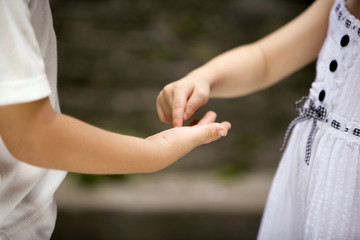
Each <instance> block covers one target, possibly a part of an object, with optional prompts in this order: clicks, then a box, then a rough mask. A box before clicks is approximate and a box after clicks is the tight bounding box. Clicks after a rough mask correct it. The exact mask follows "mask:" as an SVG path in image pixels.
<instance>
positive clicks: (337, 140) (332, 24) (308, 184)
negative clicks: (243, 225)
mask: <svg viewBox="0 0 360 240" xmlns="http://www.w3.org/2000/svg"><path fill="white" fill-rule="evenodd" d="M359 27H360V21H359V20H357V19H356V18H355V17H354V16H352V15H351V14H350V13H349V12H348V10H347V9H346V6H345V2H344V0H336V1H335V3H334V6H333V8H332V10H331V13H330V16H329V29H328V35H327V38H326V40H325V42H324V45H323V48H322V50H321V52H320V54H319V58H318V62H317V75H316V79H315V81H314V83H313V84H312V87H311V89H310V94H309V97H310V98H311V99H312V100H314V101H315V104H316V106H319V105H322V106H324V107H326V108H327V110H328V113H329V114H328V116H329V117H330V119H329V120H330V121H331V120H332V119H339V122H341V123H342V124H347V125H348V126H349V128H350V130H346V127H345V128H343V127H342V128H341V129H339V130H338V129H335V128H334V127H332V126H331V125H330V124H329V121H328V123H326V122H319V121H318V127H317V129H316V133H315V137H314V140H313V144H312V152H311V154H312V155H311V159H310V165H309V166H307V165H306V164H305V163H304V155H305V148H306V147H305V145H306V141H307V137H308V135H309V131H310V129H311V124H312V120H308V121H306V122H303V123H300V124H298V125H297V126H296V127H295V128H294V130H293V133H292V136H291V138H290V140H289V143H288V147H287V149H286V150H285V152H284V154H283V157H282V159H281V162H280V164H279V167H278V170H277V172H276V175H275V178H274V181H273V184H272V187H271V190H270V193H269V197H268V201H267V204H266V208H265V212H264V216H263V219H262V223H261V226H260V231H259V234H258V239H268V240H272V239H274V240H275V239H276V240H282V239H292V240H296V239H334V240H335V239H336V240H337V239H342V240H343V239H360V178H359V177H360V137H359V136H355V135H354V134H352V131H351V129H352V128H354V127H358V126H360V125H359V123H360V104H359V100H360V68H359V66H360V54H359V53H360V30H359ZM344 35H348V36H349V37H350V41H349V43H348V45H347V46H341V44H340V42H341V39H342V37H343V36H344ZM333 60H336V61H337V64H338V65H337V69H336V70H335V71H333V72H332V71H330V69H329V65H330V62H331V61H333ZM322 90H324V91H325V92H326V95H325V99H324V100H323V101H322V102H321V101H320V100H319V99H318V96H319V93H320V91H322Z"/></svg>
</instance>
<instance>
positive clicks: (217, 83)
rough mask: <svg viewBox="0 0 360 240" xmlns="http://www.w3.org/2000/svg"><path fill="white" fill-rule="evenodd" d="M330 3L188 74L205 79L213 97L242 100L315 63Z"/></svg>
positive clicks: (324, 2)
mask: <svg viewBox="0 0 360 240" xmlns="http://www.w3.org/2000/svg"><path fill="white" fill-rule="evenodd" d="M332 2H333V1H332V0H318V1H316V2H314V3H313V4H312V5H311V6H310V7H309V8H308V9H307V10H306V11H305V12H303V13H302V14H301V15H299V16H298V17H297V18H295V19H294V20H293V21H291V22H289V23H288V24H286V25H285V26H283V27H282V28H280V29H279V30H277V31H275V32H274V33H272V34H270V35H268V36H266V37H264V38H263V39H261V40H259V41H257V42H255V43H252V44H249V45H245V46H242V47H238V48H235V49H233V50H230V51H228V52H225V53H224V54H221V55H219V56H218V57H216V58H214V59H212V60H211V61H209V62H208V63H206V64H205V65H204V66H202V67H200V68H199V69H197V70H195V71H194V72H192V73H190V74H194V75H195V74H196V75H199V76H200V75H201V76H205V77H204V78H203V79H204V80H205V81H207V82H208V83H209V84H210V88H211V93H210V94H211V96H212V97H234V96H242V95H246V94H249V93H252V92H254V91H258V90H260V89H263V88H266V87H268V86H271V85H273V84H275V83H276V82H278V81H280V80H282V79H284V78H285V77H286V76H288V75H290V74H292V73H293V72H295V71H297V70H299V69H300V68H302V67H304V66H305V65H307V64H309V63H310V62H312V61H313V60H315V59H316V57H317V55H318V53H319V51H320V48H321V46H322V44H323V41H324V39H325V36H326V31H327V25H328V16H329V11H330V9H331V6H332Z"/></svg>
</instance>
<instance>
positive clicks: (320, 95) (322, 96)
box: [319, 90, 325, 102]
mask: <svg viewBox="0 0 360 240" xmlns="http://www.w3.org/2000/svg"><path fill="white" fill-rule="evenodd" d="M324 99H325V91H324V90H321V92H320V93H319V100H320V101H321V102H322V101H324Z"/></svg>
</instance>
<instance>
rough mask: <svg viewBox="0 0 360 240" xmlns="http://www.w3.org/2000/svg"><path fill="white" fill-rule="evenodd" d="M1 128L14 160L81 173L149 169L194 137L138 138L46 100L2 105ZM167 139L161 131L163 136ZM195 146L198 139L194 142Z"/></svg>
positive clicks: (187, 147) (164, 163) (182, 149)
mask: <svg viewBox="0 0 360 240" xmlns="http://www.w3.org/2000/svg"><path fill="white" fill-rule="evenodd" d="M0 113H1V115H0V116H1V118H0V132H1V137H2V138H3V140H4V142H5V144H6V146H7V147H8V149H9V150H10V152H11V153H12V154H13V155H14V156H15V157H16V158H18V159H19V160H21V161H24V162H27V163H29V164H32V165H36V166H39V167H44V168H52V169H60V170H66V171H71V172H82V173H133V172H153V171H157V170H159V169H162V168H164V167H166V166H168V165H170V164H171V163H173V162H174V161H176V160H177V159H178V158H180V157H181V156H183V155H184V154H186V153H187V152H189V151H190V150H191V149H192V148H194V147H195V146H196V145H197V142H194V139H192V140H189V139H185V138H183V139H179V140H178V142H174V141H173V140H171V138H168V139H164V141H162V139H163V138H162V137H159V138H156V139H155V140H154V138H153V139H151V138H150V139H142V138H137V137H131V136H125V135H121V134H116V133H112V132H109V131H105V130H102V129H99V128H97V127H94V126H91V125H89V124H87V123H84V122H82V121H80V120H77V119H74V118H72V117H69V116H66V115H64V114H60V113H56V112H55V111H54V110H53V109H52V107H51V105H50V103H49V101H48V99H43V100H40V101H37V102H33V103H27V104H19V105H13V106H11V105H10V106H5V107H1V111H0ZM164 136H165V137H166V135H164ZM199 144H200V141H199Z"/></svg>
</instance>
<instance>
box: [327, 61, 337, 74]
mask: <svg viewBox="0 0 360 240" xmlns="http://www.w3.org/2000/svg"><path fill="white" fill-rule="evenodd" d="M329 68H330V71H332V72H335V70H336V69H337V62H336V60H332V61H331V63H330V67H329Z"/></svg>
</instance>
